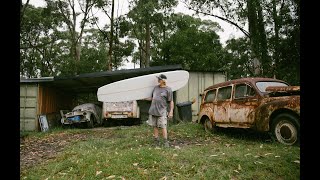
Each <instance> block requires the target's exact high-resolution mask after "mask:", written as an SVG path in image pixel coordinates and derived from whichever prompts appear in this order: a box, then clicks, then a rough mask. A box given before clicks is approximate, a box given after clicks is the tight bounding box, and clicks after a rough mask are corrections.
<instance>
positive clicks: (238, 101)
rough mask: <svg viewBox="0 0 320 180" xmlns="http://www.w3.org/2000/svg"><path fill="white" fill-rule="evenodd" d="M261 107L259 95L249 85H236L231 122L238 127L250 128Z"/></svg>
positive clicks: (230, 109)
mask: <svg viewBox="0 0 320 180" xmlns="http://www.w3.org/2000/svg"><path fill="white" fill-rule="evenodd" d="M258 105H259V96H258V93H257V92H256V91H255V90H254V88H252V87H251V86H250V85H249V84H244V83H242V84H236V85H234V92H233V98H232V101H231V103H230V108H229V117H230V122H231V123H232V124H233V125H236V126H237V127H248V128H249V127H250V125H252V124H253V123H254V118H255V114H254V110H255V109H256V108H257V106H258Z"/></svg>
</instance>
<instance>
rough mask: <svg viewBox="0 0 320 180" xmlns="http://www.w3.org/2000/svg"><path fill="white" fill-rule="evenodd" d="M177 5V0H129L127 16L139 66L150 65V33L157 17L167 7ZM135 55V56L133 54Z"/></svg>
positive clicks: (157, 20) (159, 16)
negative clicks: (135, 45) (136, 45)
mask: <svg viewBox="0 0 320 180" xmlns="http://www.w3.org/2000/svg"><path fill="white" fill-rule="evenodd" d="M176 5H177V0H167V1H160V0H131V1H130V6H129V9H130V11H129V13H128V17H129V18H130V23H131V24H132V33H133V36H135V37H136V38H137V41H138V49H139V55H138V57H139V59H140V67H149V66H150V56H151V50H150V49H151V46H152V44H151V42H152V40H151V34H152V30H153V27H154V26H155V24H156V23H157V22H159V18H160V19H161V17H163V14H164V13H165V12H167V10H168V9H170V8H172V7H173V6H176ZM135 57H137V56H135Z"/></svg>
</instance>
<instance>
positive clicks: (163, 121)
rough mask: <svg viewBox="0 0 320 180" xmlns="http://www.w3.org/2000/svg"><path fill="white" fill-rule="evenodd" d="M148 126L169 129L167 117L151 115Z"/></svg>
mask: <svg viewBox="0 0 320 180" xmlns="http://www.w3.org/2000/svg"><path fill="white" fill-rule="evenodd" d="M147 123H148V125H150V126H153V127H158V128H167V116H152V115H149V119H148V121H147Z"/></svg>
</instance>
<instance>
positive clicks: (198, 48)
mask: <svg viewBox="0 0 320 180" xmlns="http://www.w3.org/2000/svg"><path fill="white" fill-rule="evenodd" d="M172 18H173V20H172V21H173V24H174V25H173V27H174V33H173V34H172V35H170V37H168V38H167V39H166V40H164V41H163V43H162V44H161V45H160V47H161V51H160V53H159V55H158V56H156V55H155V56H156V57H155V58H154V60H153V61H152V65H164V64H182V65H183V67H184V68H185V69H189V70H198V71H202V70H206V71H214V70H216V71H217V70H222V69H223V68H224V65H225V64H224V63H223V58H224V52H223V48H222V45H221V43H220V41H219V36H218V35H217V34H216V33H215V30H218V29H219V26H217V25H216V23H213V22H210V21H206V22H205V23H204V22H202V21H201V20H200V19H195V18H193V17H191V16H187V15H176V16H172Z"/></svg>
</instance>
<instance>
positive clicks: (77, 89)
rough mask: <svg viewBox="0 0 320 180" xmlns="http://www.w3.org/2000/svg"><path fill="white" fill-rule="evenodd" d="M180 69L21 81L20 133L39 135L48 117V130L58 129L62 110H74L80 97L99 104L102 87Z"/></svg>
mask: <svg viewBox="0 0 320 180" xmlns="http://www.w3.org/2000/svg"><path fill="white" fill-rule="evenodd" d="M181 69H182V66H181V65H169V66H154V67H148V68H139V69H128V70H117V71H103V72H95V73H87V74H80V75H76V76H67V77H43V78H30V79H23V78H21V79H20V131H40V124H39V121H38V119H39V116H40V115H46V117H47V119H48V123H49V126H52V127H53V126H56V125H59V122H60V118H61V115H60V110H72V109H73V107H75V106H76V105H78V104H82V103H87V102H79V99H80V97H82V99H87V100H88V101H95V102H96V103H97V102H98V101H97V97H96V92H97V89H98V88H99V87H101V86H103V85H106V84H109V83H112V82H115V81H119V80H123V79H127V78H132V77H136V76H141V75H146V74H151V73H158V72H164V71H172V70H181Z"/></svg>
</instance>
